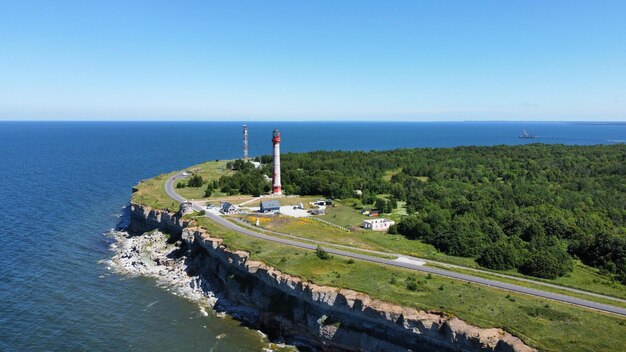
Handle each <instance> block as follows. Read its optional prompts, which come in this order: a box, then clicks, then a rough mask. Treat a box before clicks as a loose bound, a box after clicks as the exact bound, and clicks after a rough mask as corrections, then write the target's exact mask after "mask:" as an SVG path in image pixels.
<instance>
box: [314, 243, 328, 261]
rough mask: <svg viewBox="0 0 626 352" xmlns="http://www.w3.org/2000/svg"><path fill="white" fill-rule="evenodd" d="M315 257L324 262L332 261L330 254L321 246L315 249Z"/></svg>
mask: <svg viewBox="0 0 626 352" xmlns="http://www.w3.org/2000/svg"><path fill="white" fill-rule="evenodd" d="M315 255H316V256H317V257H318V258H320V259H322V260H326V259H330V254H328V252H326V251H325V250H324V248H322V247H320V246H317V248H316V249H315Z"/></svg>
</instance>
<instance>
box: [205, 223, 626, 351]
mask: <svg viewBox="0 0 626 352" xmlns="http://www.w3.org/2000/svg"><path fill="white" fill-rule="evenodd" d="M198 223H199V224H200V225H201V226H202V227H204V228H206V229H207V230H208V231H209V232H210V233H211V234H212V235H213V236H215V237H219V238H223V239H224V244H226V245H227V246H228V247H229V248H231V249H237V250H245V251H248V252H249V253H250V256H251V259H254V260H259V261H263V262H265V263H267V264H268V265H271V266H273V267H275V268H277V269H278V270H281V271H282V272H284V273H287V274H290V275H295V276H299V277H301V278H303V279H305V280H308V281H311V282H314V283H316V284H320V285H328V286H334V287H342V288H350V289H353V290H356V291H359V292H363V293H366V294H368V295H370V296H371V297H373V298H375V299H380V300H383V301H387V302H391V303H396V304H400V305H403V306H408V307H414V308H417V309H423V310H438V311H444V312H447V313H450V314H453V315H455V316H458V317H459V318H460V319H463V320H465V321H466V322H468V323H470V324H473V325H477V326H480V327H502V328H504V329H505V330H507V331H509V332H511V333H513V334H514V335H516V336H518V337H520V338H522V339H523V340H524V341H525V342H526V343H528V344H529V345H531V346H534V347H537V348H539V349H541V350H547V351H564V350H567V351H571V352H575V351H618V350H622V349H623V346H624V345H626V319H623V318H620V317H617V316H612V315H608V314H603V313H600V312H595V311H591V310H586V309H582V308H578V307H574V306H570V305H567V304H561V303H558V302H554V301H550V300H542V299H537V298H533V297H530V296H525V295H521V294H515V293H508V292H506V291H501V290H497V289H493V288H489V287H484V286H480V285H474V284H469V283H466V282H462V281H457V280H451V279H446V278H442V277H438V276H436V275H433V276H431V277H430V278H428V276H426V275H423V274H421V273H419V272H413V271H409V270H405V269H400V268H390V267H386V266H382V265H378V264H373V263H367V262H362V261H359V260H353V261H349V260H347V259H346V258H342V257H338V256H334V257H333V258H331V259H327V260H321V259H319V258H318V257H317V256H316V255H315V253H314V251H307V250H303V249H297V248H293V247H290V246H285V245H281V244H277V243H271V242H267V241H263V240H259V239H254V238H251V237H247V236H245V235H241V234H238V233H236V232H234V231H230V230H228V229H225V228H222V227H219V226H218V225H216V224H215V223H213V222H212V221H210V220H209V219H205V218H201V219H198ZM410 282H415V284H411V283H410ZM407 286H411V288H415V290H409V289H408V288H407Z"/></svg>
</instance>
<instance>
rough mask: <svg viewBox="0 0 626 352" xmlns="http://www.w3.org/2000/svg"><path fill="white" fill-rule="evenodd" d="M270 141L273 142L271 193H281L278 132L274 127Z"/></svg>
mask: <svg viewBox="0 0 626 352" xmlns="http://www.w3.org/2000/svg"><path fill="white" fill-rule="evenodd" d="M272 143H273V144H274V172H273V174H272V193H273V194H282V193H283V192H282V190H281V187H280V132H279V131H278V129H277V128H276V129H274V132H273V133H272Z"/></svg>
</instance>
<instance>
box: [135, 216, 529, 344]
mask: <svg viewBox="0 0 626 352" xmlns="http://www.w3.org/2000/svg"><path fill="white" fill-rule="evenodd" d="M130 210H131V226H130V229H131V230H132V231H135V232H143V231H148V230H152V229H155V228H158V229H161V230H164V231H168V232H170V233H173V234H176V235H179V236H180V239H181V240H182V241H183V242H184V243H185V245H186V246H187V253H190V254H189V258H190V260H191V261H193V267H194V270H195V271H197V274H199V275H202V276H203V277H205V278H206V279H207V280H209V281H210V282H211V287H212V289H214V290H218V291H219V292H218V294H219V296H220V297H223V298H222V299H225V300H226V301H227V302H228V303H227V304H225V305H224V306H225V307H237V309H233V310H232V311H233V312H234V311H238V312H241V311H243V310H245V311H247V312H249V314H247V316H245V317H242V319H244V320H246V321H247V322H248V323H250V324H252V325H253V326H254V327H256V328H258V329H260V330H262V331H264V332H266V333H267V334H268V335H269V337H270V338H276V339H285V340H286V341H287V342H288V343H291V344H296V345H300V346H305V347H309V348H311V349H315V350H328V351H334V350H337V351H406V350H412V351H534V349H532V348H530V347H528V346H527V345H525V344H524V343H523V342H522V341H521V340H520V339H518V338H517V337H514V336H512V335H511V334H509V333H507V332H505V331H503V330H502V329H496V328H493V329H481V328H477V327H474V326H471V325H469V324H466V323H465V322H464V321H462V320H460V319H458V318H455V317H447V316H446V315H444V314H442V313H438V312H425V311H420V310H416V309H412V308H407V307H401V306H398V305H393V304H390V303H386V302H381V301H378V300H374V299H371V298H370V297H369V296H368V295H365V294H362V293H359V292H355V291H352V290H346V289H337V288H333V287H326V286H319V285H316V284H313V283H310V282H307V281H303V280H302V279H300V278H298V277H294V276H290V275H287V274H284V273H282V272H280V271H278V270H276V269H274V268H272V267H270V266H267V265H266V264H264V263H262V262H258V261H254V260H250V259H249V254H248V253H247V252H243V251H233V250H229V249H228V248H227V247H226V246H225V245H223V244H222V240H221V239H219V238H213V237H211V236H210V234H209V233H207V232H206V231H205V230H204V229H201V228H198V227H193V225H194V224H193V222H188V221H182V220H181V219H179V218H178V217H177V216H176V215H175V214H171V213H167V212H164V211H159V210H154V209H150V208H146V207H143V206H140V205H137V204H131V207H130ZM225 310H226V311H228V310H229V309H228V308H226V309H225Z"/></svg>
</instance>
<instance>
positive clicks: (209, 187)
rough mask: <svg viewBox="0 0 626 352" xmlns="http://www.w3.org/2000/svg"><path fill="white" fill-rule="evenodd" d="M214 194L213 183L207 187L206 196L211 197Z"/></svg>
mask: <svg viewBox="0 0 626 352" xmlns="http://www.w3.org/2000/svg"><path fill="white" fill-rule="evenodd" d="M212 195H213V184H209V185H208V186H207V188H206V191H204V196H205V197H206V198H209V197H210V196H212Z"/></svg>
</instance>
